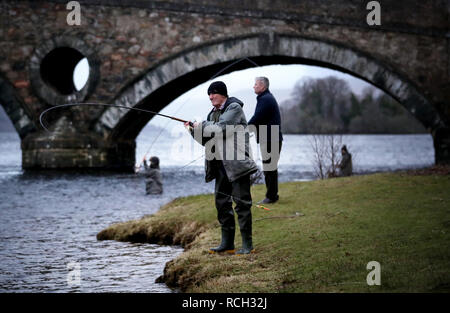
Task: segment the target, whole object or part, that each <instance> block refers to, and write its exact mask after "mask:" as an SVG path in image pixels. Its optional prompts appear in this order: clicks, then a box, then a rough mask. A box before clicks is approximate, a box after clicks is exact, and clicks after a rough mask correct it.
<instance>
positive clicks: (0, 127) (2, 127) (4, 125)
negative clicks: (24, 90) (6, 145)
mask: <svg viewBox="0 0 450 313" xmlns="http://www.w3.org/2000/svg"><path fill="white" fill-rule="evenodd" d="M15 131H16V130H15V128H14V125H13V123H12V122H11V120H10V119H9V117H8V115H6V112H5V110H4V109H3V107H2V106H1V105H0V132H15Z"/></svg>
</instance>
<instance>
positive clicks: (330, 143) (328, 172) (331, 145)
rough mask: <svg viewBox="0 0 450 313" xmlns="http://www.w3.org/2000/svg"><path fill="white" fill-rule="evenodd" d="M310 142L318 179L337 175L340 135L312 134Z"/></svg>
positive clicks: (340, 143) (340, 144)
mask: <svg viewBox="0 0 450 313" xmlns="http://www.w3.org/2000/svg"><path fill="white" fill-rule="evenodd" d="M310 144H311V147H312V150H313V159H312V163H313V166H314V171H315V173H316V176H317V177H318V178H320V179H325V178H328V177H336V176H337V168H338V165H339V162H340V154H339V151H340V149H341V146H342V135H334V134H330V135H312V137H311V140H310Z"/></svg>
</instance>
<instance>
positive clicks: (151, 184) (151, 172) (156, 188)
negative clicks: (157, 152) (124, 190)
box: [144, 156, 163, 195]
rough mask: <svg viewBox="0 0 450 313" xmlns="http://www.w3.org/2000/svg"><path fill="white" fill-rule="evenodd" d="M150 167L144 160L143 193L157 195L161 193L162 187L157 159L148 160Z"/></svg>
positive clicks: (154, 157)
mask: <svg viewBox="0 0 450 313" xmlns="http://www.w3.org/2000/svg"><path fill="white" fill-rule="evenodd" d="M149 161H150V165H147V161H146V160H145V158H144V168H145V192H146V194H148V195H158V194H162V193H163V185H162V179H161V172H160V169H159V158H158V157H156V156H152V157H151V158H150V159H149Z"/></svg>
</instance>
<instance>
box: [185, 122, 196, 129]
mask: <svg viewBox="0 0 450 313" xmlns="http://www.w3.org/2000/svg"><path fill="white" fill-rule="evenodd" d="M197 126H198V122H186V123H184V127H186V128H189V127H194V128H195V127H197Z"/></svg>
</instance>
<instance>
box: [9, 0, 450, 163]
mask: <svg viewBox="0 0 450 313" xmlns="http://www.w3.org/2000/svg"><path fill="white" fill-rule="evenodd" d="M78 2H79V3H80V5H81V25H79V26H78V25H73V26H71V25H68V23H67V15H68V13H69V12H70V11H69V10H67V8H66V4H67V3H68V1H56V0H55V1H50V0H47V1H25V0H24V1H0V52H1V53H0V103H1V104H2V105H3V107H4V108H5V111H6V112H7V114H8V115H9V117H10V118H11V120H12V122H13V123H14V126H15V128H16V130H17V132H18V133H19V135H20V138H21V140H22V153H23V158H22V163H23V167H24V168H25V169H28V168H74V167H75V168H77V167H81V168H116V169H126V170H127V169H131V168H132V167H133V166H134V163H135V138H136V136H137V135H138V134H139V132H140V130H141V129H142V128H143V127H144V126H145V124H146V123H147V122H148V121H149V120H150V119H151V118H152V115H149V114H138V113H136V112H135V111H129V110H125V109H117V108H111V107H109V108H108V107H95V106H86V107H79V106H78V107H70V108H64V109H55V110H52V111H50V112H49V113H48V114H47V115H46V116H45V123H46V125H47V126H48V127H49V129H50V132H46V131H45V130H44V129H43V128H42V127H41V125H40V120H39V117H40V114H41V113H42V112H43V111H44V110H45V109H47V108H50V107H52V106H54V105H59V104H65V103H73V102H101V103H112V104H117V105H125V106H128V107H136V108H146V109H149V110H152V111H160V110H161V109H162V108H164V106H165V105H167V104H168V103H169V102H170V101H171V100H173V99H175V98H176V97H178V96H179V95H181V94H182V93H184V92H185V91H187V90H189V89H191V88H193V87H195V86H196V85H198V84H200V83H202V82H204V81H207V80H208V79H209V78H210V77H211V75H213V74H214V73H215V72H217V70H220V69H221V68H224V67H225V66H227V65H230V64H232V63H233V62H237V61H240V62H238V63H236V66H233V67H230V68H229V70H228V72H230V71H234V70H237V69H242V68H248V67H253V66H254V64H252V62H251V61H254V62H256V63H257V64H259V65H267V64H290V63H302V64H312V65H320V66H326V67H329V68H333V69H337V70H341V71H344V72H347V73H350V74H352V75H355V76H357V77H360V78H362V79H364V80H366V81H368V82H370V83H372V84H374V85H375V86H377V87H379V88H381V89H382V90H384V91H386V92H387V93H389V94H390V95H391V96H393V97H394V98H395V99H397V100H398V101H399V102H400V103H401V104H402V105H404V106H405V107H406V108H407V109H408V110H409V111H410V112H411V113H412V114H414V115H415V116H416V117H417V119H418V120H419V121H421V122H422V123H423V124H424V125H425V126H426V127H427V128H428V129H429V131H430V133H431V134H432V135H433V139H434V145H435V152H436V162H437V163H449V162H450V129H449V127H450V103H449V99H450V80H449V76H450V35H449V34H450V33H449V29H448V26H449V21H450V19H449V16H450V7H449V3H448V1H446V0H440V1H439V0H434V1H432V0H429V1H406V0H398V1H379V2H380V3H381V25H374V26H369V25H368V24H367V22H366V17H367V14H368V12H369V11H368V10H367V9H366V5H367V2H369V1H356V0H354V1H351V0H348V1H344V0H337V1H325V0H305V1H294V0H284V1H282V0H277V1H268V0H257V1H250V0H240V1H237V0H231V1H219V0H209V1H206V0H200V1H194V0H168V1H147V0H124V1H106V0H86V1H78ZM82 57H86V58H87V59H88V62H89V65H90V73H89V80H88V82H87V84H86V86H85V87H84V88H82V89H81V90H79V91H78V90H75V89H73V90H72V89H71V88H72V86H71V85H70V84H66V82H65V80H68V79H70V77H69V76H70V74H71V73H70V64H75V63H76V62H77V61H78V60H79V59H80V58H82ZM245 58H249V59H250V61H249V60H247V59H245ZM67 66H69V68H68V69H66V68H65V67H67Z"/></svg>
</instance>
